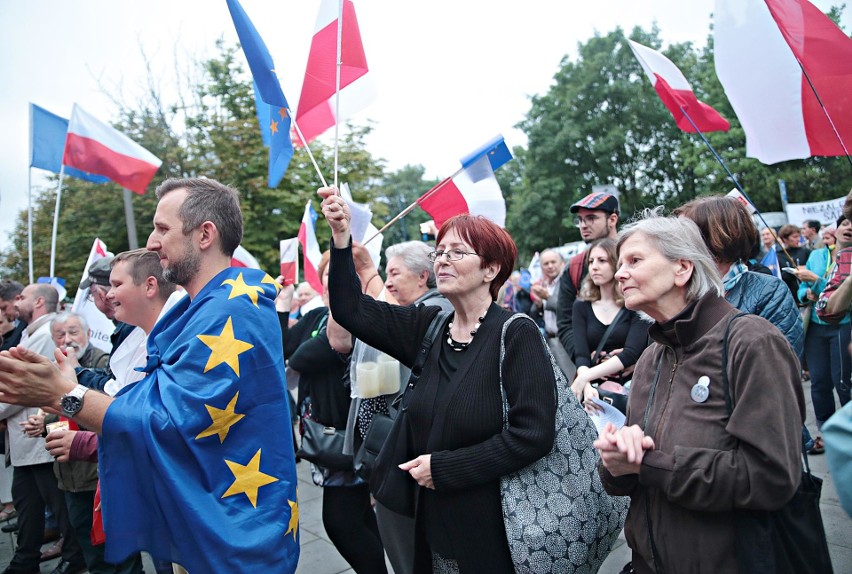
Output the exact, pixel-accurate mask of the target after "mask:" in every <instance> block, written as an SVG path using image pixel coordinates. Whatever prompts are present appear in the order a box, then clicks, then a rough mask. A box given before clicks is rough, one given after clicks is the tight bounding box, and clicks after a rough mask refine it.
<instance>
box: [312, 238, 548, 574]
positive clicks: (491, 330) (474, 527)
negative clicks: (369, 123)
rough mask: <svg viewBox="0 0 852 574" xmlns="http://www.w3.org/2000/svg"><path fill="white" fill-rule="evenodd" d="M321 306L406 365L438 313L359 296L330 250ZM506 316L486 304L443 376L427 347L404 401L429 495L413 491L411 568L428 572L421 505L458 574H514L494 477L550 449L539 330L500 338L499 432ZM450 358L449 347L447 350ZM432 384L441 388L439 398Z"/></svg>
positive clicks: (436, 349)
mask: <svg viewBox="0 0 852 574" xmlns="http://www.w3.org/2000/svg"><path fill="white" fill-rule="evenodd" d="M330 265H331V267H330V274H329V289H330V294H331V300H330V304H331V307H332V312H333V313H334V316H335V319H336V320H337V321H338V322H339V323H340V324H341V325H342V326H343V327H344V328H345V329H347V330H349V332H351V333H352V335H353V336H355V337H357V338H358V339H360V340H362V341H364V342H365V343H367V344H368V345H370V346H372V347H375V348H377V349H380V350H382V351H384V352H385V353H388V354H389V355H391V356H392V357H394V358H396V359H398V360H399V361H400V362H401V363H402V364H404V365H406V366H408V367H411V366H412V365H413V363H414V359H415V356H416V354H417V352H418V351H419V349H420V346H421V342H422V340H423V337H424V335H425V333H426V330H427V329H428V327H429V324H430V322H431V320H432V318H433V317H434V316H435V315H436V314H437V313H438V312H439V311H440V309H438V308H437V307H427V306H423V305H420V306H417V307H415V306H413V305H411V306H407V307H401V306H395V305H388V304H386V303H383V302H381V301H375V300H374V299H372V298H371V297H368V296H366V295H363V294H362V293H361V283H360V281H359V279H358V277H357V275H356V274H355V268H354V264H353V262H352V253H351V250H350V249H334V248H332V250H331V263H330ZM511 316H512V314H511V313H510V312H508V311H505V310H503V309H501V308H500V307H498V306H497V305H495V304H492V305H491V307H490V308H489V310H488V313H487V315H486V317H485V320H484V321H483V323H482V325H481V327H480V328H479V330H478V332H477V333H476V336H475V338H474V340H473V342H472V343H471V346H470V347H469V348H468V349H467V350H466V351H464V354H463V357H462V358H461V362H460V364H459V365H458V368H457V369H456V371H455V372H454V373H453V374H452V375H451V376H450V377H449V380H448V381H446V380H442V377H441V374H440V368H439V356H440V353H441V352H442V347H443V339H445V338H446V331H443V333H444V335H443V336H442V337H441V338H440V339H439V340H438V341H436V342H435V344H434V345H433V347H432V350H431V353H430V356H429V358H428V359H427V361H426V363H425V365H424V368H423V372H422V375H421V377H420V381H419V383H418V384H417V386H416V387H415V389H414V391H413V392H412V395H411V396H410V397H409V398H408V399H406V402H407V403H408V405H409V415H410V416H409V419H410V421H411V430H412V433H413V435H414V452H412V453H411V458H415V457H416V456H419V455H421V454H431V469H432V479H433V481H434V484H435V490H434V491H429V493H428V496H424V493H423V492H421V493H420V497H419V501H418V510H417V517H416V518H417V525H418V537H417V540H416V541H415V553H416V562H417V565H416V567H415V571H416V572H429V571H431V564H430V549H429V546H428V544H427V543H426V539H425V537H424V536H423V528H424V527H428V525H424V522H423V520H422V515H423V507H422V505H423V504H429V505H431V506H430V508H429V510H428V511H429V513H430V515H432V516H435V517H437V522H438V523H439V524H440V525H442V527H443V529H444V533H445V534H446V535H447V538H448V539H449V540H450V542H451V544H452V546H453V551H452V554H453V556H452V558H455V559H456V560H458V562H459V566H460V569H461V572H462V573H468V572H469V573H474V572H477V573H478V572H489V573H498V572H507V573H509V572H514V568H513V566H512V563H511V558H510V556H509V547H508V543H507V541H506V534H505V530H504V527H503V516H502V508H501V502H500V477H501V476H503V475H506V474H509V473H511V472H514V471H517V470H520V469H521V468H523V467H525V466H527V465H529V464H530V463H532V462H534V461H535V460H538V459H539V458H541V457H542V456H544V455H545V454H547V452H549V451H550V449H551V447H552V446H553V440H554V434H555V431H554V427H555V416H556V401H555V378H554V375H553V370H552V368H551V366H550V362H549V359H548V358H547V354H546V350H545V347H544V342H543V340H542V338H541V334H540V332H539V330H538V328H537V327H536V326H535V324H533V323H532V322H531V321H529V320H519V321H516V322H514V323H513V324H512V325H511V326H510V328H509V330H508V332H507V334H506V355H505V361H504V365H503V384H504V387H505V389H506V392H507V395H508V401H509V406H510V408H509V428H508V429H506V430H503V428H502V399H501V393H500V374H499V362H500V334H501V331H502V327H503V323H504V322H505V321H506V320H507V319H508V318H509V317H511ZM447 352H452V351H447ZM440 385H448V388H446V389H445V391H446V392H443V393H439V392H438V388H439V386H440Z"/></svg>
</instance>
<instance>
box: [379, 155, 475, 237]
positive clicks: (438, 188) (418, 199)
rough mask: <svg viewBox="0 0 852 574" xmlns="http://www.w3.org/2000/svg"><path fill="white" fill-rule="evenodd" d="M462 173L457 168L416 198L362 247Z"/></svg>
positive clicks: (461, 169)
mask: <svg viewBox="0 0 852 574" xmlns="http://www.w3.org/2000/svg"><path fill="white" fill-rule="evenodd" d="M463 171H464V168H463V167H462V168H459V169H458V170H456V172H455V173H454V174H453V175H451V176H450V177H448V178H446V179H445V180H444V181H442V182H441V183H439V184H438V185H436V186H435V187H433V188H432V189H430V190H429V191H427V192H426V193H424V194H423V195H421V196H420V197H418V198H417V201H415V202H414V203H412V204H411V205H409V206H408V207H406V208H405V209H403V210H402V211H401V212H400V213H399V215H397V216H396V217H394V218H393V219H391V220H390V221H388V222H387V223H385V226H384V227H382V228H381V229H379V230H378V231H377V232H376V234H375V235H373V236H372V237H371V238H369V239H368V240H367V241H365V242H364V243H363V245H367V244H368V243H369V242H371V241H372V240H373V239H375V238H376V237H378V236H379V235H381V234H382V232H383V231H384V230H385V229H387V228H388V227H390V226H391V225H393V224H394V223H396V222H397V221H399V220H400V219H402V218H403V217H405V216H406V215H408V214H409V213H411V212H412V211H414V208H415V207H417V206H418V205H420V202H421V201H422V200H424V199H428V198H429V197H431V196H432V195H433V194H435V193H436V192H437V191H440V190H441V188H443V187H444V186H445V185H447V182H449V181H450V180H452V179H453V178H454V177H455V176H457V175H458V174H460V173H461V172H463Z"/></svg>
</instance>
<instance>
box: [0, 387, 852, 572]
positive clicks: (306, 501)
mask: <svg viewBox="0 0 852 574" xmlns="http://www.w3.org/2000/svg"><path fill="white" fill-rule="evenodd" d="M805 396H806V397H807V402H808V411H809V420H808V423H809V426H811V431H812V432H813V431H815V430H816V429H815V428H813V414H812V413H813V409H812V408H811V401H810V388H809V385H807V384H806V385H805ZM810 461H811V469H812V470H813V471H814V473H815V474H816V475H817V476H821V477H823V479H824V480H825V483H824V486H823V493H822V500H821V505H820V506H821V509H822V517H823V522H824V524H825V530H826V534H827V537H828V542H829V548H830V550H831V557H832V561H833V563H834V572H835V574H852V519H850V518H849V516H848V515H846V513H845V512H844V511H843V509H842V508H841V507H840V502H839V501H838V499H837V491H836V489H835V485H834V482H833V481H832V477H831V475H830V474H829V473H828V469H827V467H826V462H825V457H824V456H812V457H810ZM298 474H299V499H300V500H299V507H300V517H301V524H300V530H301V540H302V554H301V558H300V560H299V567H298V569H297V570H296V572H297V574H343V573H345V574H350V573H353V572H354V571H353V570H352V569H351V568H349V565H348V564H347V563H346V561H345V560H343V558H342V557H341V556H340V554H339V553H338V552H337V550H335V548H334V546H333V545H332V544H331V542H329V540H328V536H327V535H326V533H325V529H324V528H323V526H322V491H321V489H319V488H317V487H316V486H314V485H313V483H312V482H311V479H310V471H309V468H308V465H307V464H306V463H301V464H299V465H298ZM847 488H848V487H847ZM12 552H13V546H12V539H11V536H10V535H7V534H2V535H0V567H3V568H5V566H6V564H8V562H9V560H10V558H11V556H12ZM629 560H630V549H629V548H628V547H627V544H625V542H624V537H623V536H622V537H620V538H619V540H618V543H617V545H616V547H615V548H614V549H613V551H612V553H611V554H610V556H609V557H608V558H607V560H606V562H604V564H603V567H602V568H601V569H600V574H618V572H619V571H620V570H621V568H622V566H624V564H625V563H626V562H628V561H629ZM56 563H57V561H56V560H54V561H51V562H45V563H44V564H42V568H41V571H42V572H44V573H45V574H47V573H49V572H50V571H51V570H52V569H53V568H54V567H55V566H56ZM388 571H389V572H390V566H388ZM146 572H148V573H149V574H151V573H153V572H154V569H153V567H152V566H151V564H150V562H146Z"/></svg>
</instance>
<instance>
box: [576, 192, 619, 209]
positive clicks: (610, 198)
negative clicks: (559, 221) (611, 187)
mask: <svg viewBox="0 0 852 574" xmlns="http://www.w3.org/2000/svg"><path fill="white" fill-rule="evenodd" d="M581 207H582V208H584V209H598V210H600V211H606V212H608V213H618V199H617V198H616V197H615V196H614V195H610V194H608V193H600V192H598V193H590V194H589V195H587V196H586V197H584V198H583V199H581V200H580V201H578V202H577V203H575V204H573V205H572V206H571V208H570V211H571V213H577V212H578V211H580V208H581Z"/></svg>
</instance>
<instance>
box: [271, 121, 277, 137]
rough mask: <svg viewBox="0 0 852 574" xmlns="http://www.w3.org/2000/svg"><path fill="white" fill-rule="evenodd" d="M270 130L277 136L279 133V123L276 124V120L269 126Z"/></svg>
mask: <svg viewBox="0 0 852 574" xmlns="http://www.w3.org/2000/svg"><path fill="white" fill-rule="evenodd" d="M269 129H270V130H272V133H274V134H277V133H278V122H276V121H275V120H272V121H271V122H270V124H269Z"/></svg>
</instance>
